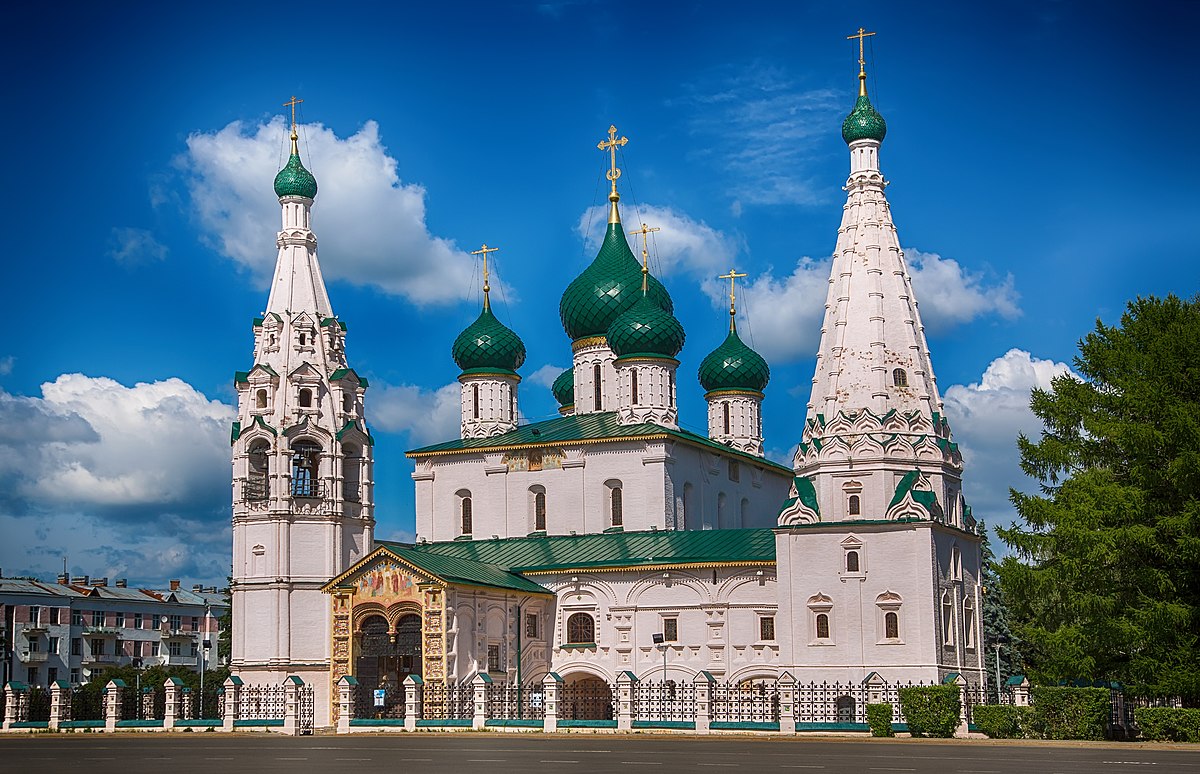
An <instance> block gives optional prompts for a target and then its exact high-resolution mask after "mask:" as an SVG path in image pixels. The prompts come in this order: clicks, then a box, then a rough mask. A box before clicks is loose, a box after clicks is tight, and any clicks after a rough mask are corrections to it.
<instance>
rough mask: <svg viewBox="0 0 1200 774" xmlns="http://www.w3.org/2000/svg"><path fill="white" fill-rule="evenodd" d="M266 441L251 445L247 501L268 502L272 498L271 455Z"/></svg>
mask: <svg viewBox="0 0 1200 774" xmlns="http://www.w3.org/2000/svg"><path fill="white" fill-rule="evenodd" d="M270 448H271V447H270V445H269V444H267V442H266V441H255V442H254V443H253V444H251V445H250V450H249V454H248V455H247V456H248V458H249V459H248V469H247V471H246V473H247V475H246V489H245V491H244V492H243V495H244V496H245V499H247V500H266V499H267V498H268V497H269V496H270V492H271V489H270V486H271V485H270V474H271V455H270Z"/></svg>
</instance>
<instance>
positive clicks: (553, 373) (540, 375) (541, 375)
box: [525, 363, 567, 388]
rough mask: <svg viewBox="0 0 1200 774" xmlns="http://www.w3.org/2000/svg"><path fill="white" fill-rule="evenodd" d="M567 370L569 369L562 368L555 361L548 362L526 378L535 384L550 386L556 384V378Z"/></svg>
mask: <svg viewBox="0 0 1200 774" xmlns="http://www.w3.org/2000/svg"><path fill="white" fill-rule="evenodd" d="M565 370H567V369H566V368H565V367H563V368H560V367H559V366H556V365H554V364H553V363H547V364H546V365H544V366H542V367H541V368H539V369H538V370H536V371H534V372H533V373H531V374H530V375H529V376H526V377H525V378H526V380H528V381H530V382H533V383H534V384H540V385H542V386H543V387H546V388H549V387H552V386H554V380H555V379H557V378H558V377H559V374H561V373H562V372H563V371H565Z"/></svg>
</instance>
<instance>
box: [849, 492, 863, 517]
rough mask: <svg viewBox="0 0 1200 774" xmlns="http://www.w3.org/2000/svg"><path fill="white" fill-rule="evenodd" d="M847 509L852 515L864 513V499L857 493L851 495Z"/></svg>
mask: <svg viewBox="0 0 1200 774" xmlns="http://www.w3.org/2000/svg"><path fill="white" fill-rule="evenodd" d="M846 510H847V512H848V513H849V514H850V515H851V516H858V515H859V514H860V513H862V499H861V498H860V497H859V496H858V495H856V494H852V495H850V502H849V503H847V506H846Z"/></svg>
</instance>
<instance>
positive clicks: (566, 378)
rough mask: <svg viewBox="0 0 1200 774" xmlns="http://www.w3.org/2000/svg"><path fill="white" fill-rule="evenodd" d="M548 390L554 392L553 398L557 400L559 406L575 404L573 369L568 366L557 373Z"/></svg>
mask: <svg viewBox="0 0 1200 774" xmlns="http://www.w3.org/2000/svg"><path fill="white" fill-rule="evenodd" d="M550 391H551V392H553V393H554V399H555V400H556V401H558V405H560V406H572V405H574V404H575V369H574V368H568V369H567V370H565V371H563V372H562V373H561V374H559V375H558V378H557V379H555V380H554V384H553V385H551V387H550Z"/></svg>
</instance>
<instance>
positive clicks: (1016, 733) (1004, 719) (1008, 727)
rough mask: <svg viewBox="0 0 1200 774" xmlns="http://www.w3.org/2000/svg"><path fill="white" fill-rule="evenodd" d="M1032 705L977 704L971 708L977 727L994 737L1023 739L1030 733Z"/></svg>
mask: <svg viewBox="0 0 1200 774" xmlns="http://www.w3.org/2000/svg"><path fill="white" fill-rule="evenodd" d="M1030 712H1031V708H1030V707H1014V706H1011V705H1007V704H986V705H985V704H977V705H976V706H974V707H972V708H971V719H972V720H974V722H975V728H976V729H977V730H978V731H980V732H981V733H984V734H987V735H988V736H990V737H991V738H992V739H1023V738H1025V736H1026V734H1027V733H1028V728H1029V723H1030V717H1029V716H1030Z"/></svg>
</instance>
